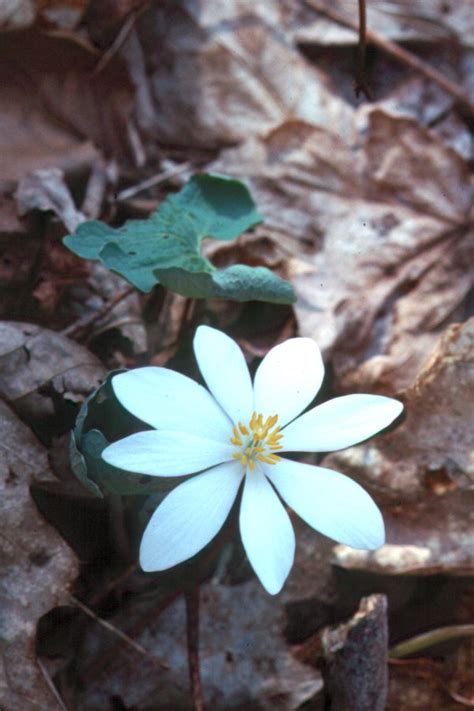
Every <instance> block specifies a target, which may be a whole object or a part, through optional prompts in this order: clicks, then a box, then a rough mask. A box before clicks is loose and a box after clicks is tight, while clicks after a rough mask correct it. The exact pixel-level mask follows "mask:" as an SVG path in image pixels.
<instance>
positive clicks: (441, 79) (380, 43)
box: [303, 0, 474, 121]
mask: <svg viewBox="0 0 474 711" xmlns="http://www.w3.org/2000/svg"><path fill="white" fill-rule="evenodd" d="M303 2H304V3H305V5H307V6H308V7H310V8H311V9H312V10H315V11H316V12H318V13H320V14H321V15H324V16H325V17H327V18H329V19H330V20H332V21H333V22H336V23H337V24H339V25H342V26H343V27H348V28H349V29H351V30H354V32H358V26H357V23H355V22H354V21H353V20H350V19H349V18H347V17H345V16H344V15H341V14H340V13H339V12H337V11H336V10H332V9H329V8H327V7H325V6H324V5H322V4H321V3H320V2H319V0H303ZM365 38H366V42H370V44H373V45H374V46H375V47H378V48H379V49H381V50H383V51H384V52H386V53H387V54H389V55H390V56H392V57H393V58H394V59H396V60H398V61H399V62H401V63H402V64H406V65H407V66H408V67H411V69H414V70H415V71H417V72H419V73H420V74H421V75H422V76H424V77H426V79H429V80H430V81H432V82H434V83H435V84H437V85H438V86H439V87H440V88H441V89H443V91H445V92H446V93H447V94H449V95H450V96H451V97H452V98H453V99H454V101H455V103H456V108H457V109H458V111H459V113H460V114H461V115H462V116H463V117H464V118H467V119H470V120H471V121H473V120H474V104H473V103H472V102H471V101H470V100H469V98H468V97H467V95H466V94H465V93H464V92H463V91H462V89H460V88H459V87H458V86H457V85H456V84H454V82H452V81H450V80H449V79H448V78H447V77H445V76H444V74H442V73H441V72H439V71H438V70H437V69H434V67H432V66H431V65H430V64H428V63H427V62H425V61H423V60H422V59H419V57H416V56H415V55H414V54H412V53H411V52H409V51H408V50H407V49H404V48H403V47H400V46H399V45H398V44H396V43H395V42H392V41H391V40H389V39H387V38H386V37H383V36H382V35H380V34H379V33H378V32H375V31H374V30H369V29H366V31H365Z"/></svg>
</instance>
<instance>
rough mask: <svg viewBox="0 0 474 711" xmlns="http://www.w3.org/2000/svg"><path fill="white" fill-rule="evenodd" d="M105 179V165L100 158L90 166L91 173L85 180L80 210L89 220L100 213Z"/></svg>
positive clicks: (94, 218)
mask: <svg viewBox="0 0 474 711" xmlns="http://www.w3.org/2000/svg"><path fill="white" fill-rule="evenodd" d="M107 179H108V175H107V169H106V166H105V165H104V163H103V162H102V160H97V161H96V162H95V163H94V165H93V166H92V170H91V174H90V176H89V180H88V181H87V187H86V195H85V197H84V200H83V203H82V206H81V212H82V213H83V214H84V215H86V217H87V218H88V219H89V220H96V219H97V218H98V217H99V215H100V210H101V207H102V202H103V200H104V196H105V189H106V187H107Z"/></svg>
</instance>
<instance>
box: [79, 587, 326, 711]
mask: <svg viewBox="0 0 474 711" xmlns="http://www.w3.org/2000/svg"><path fill="white" fill-rule="evenodd" d="M138 611H139V609H138V605H137V604H135V605H134V608H133V613H134V614H135V615H136V614H137V612H138ZM121 615H122V620H118V621H117V620H115V621H114V624H117V626H119V627H121V625H122V624H123V623H124V622H125V624H127V623H128V624H130V615H131V611H128V612H127V611H126V610H122V613H121ZM200 618H201V622H200V656H201V676H202V683H203V691H204V701H205V704H206V708H210V709H211V708H212V709H214V710H215V711H224V710H225V711H228V710H230V709H250V708H258V709H262V710H267V711H273V710H274V709H275V708H278V709H279V710H281V711H290V710H293V709H297V708H299V707H300V705H301V704H302V703H304V702H305V701H307V700H308V699H310V698H311V697H312V696H314V695H315V694H316V693H317V692H318V691H319V690H320V689H321V686H322V683H321V678H320V675H319V673H318V672H317V671H315V670H313V669H310V668H309V667H305V666H304V665H302V664H300V663H299V662H297V661H296V660H295V659H294V658H293V657H292V656H291V654H290V653H289V651H288V647H287V645H286V643H285V641H284V638H283V626H284V612H283V608H282V606H281V602H279V601H278V599H276V598H272V597H270V596H268V595H265V594H264V593H263V592H262V590H260V589H259V587H258V585H257V583H256V582H250V583H245V584H243V585H237V586H233V587H224V586H205V587H203V589H202V593H201V611H200ZM184 630H185V609H184V600H183V599H182V598H180V599H178V600H176V602H174V603H173V604H172V606H171V607H169V608H168V609H167V610H166V611H165V612H163V613H162V614H161V615H160V617H159V618H158V619H155V620H152V621H148V622H147V624H146V631H145V632H143V633H142V634H141V635H140V638H139V642H140V644H141V645H142V646H143V647H145V649H147V650H148V651H149V652H150V654H151V655H155V656H156V657H158V658H166V660H167V662H168V663H169V665H170V671H163V670H159V669H157V667H156V666H155V665H153V663H152V659H150V660H149V661H147V660H145V661H141V662H140V664H137V663H136V660H135V659H134V658H132V657H130V652H129V651H126V650H125V649H124V648H123V649H122V650H121V651H117V652H116V653H115V654H114V661H113V665H111V666H110V667H109V668H108V669H106V670H104V671H103V672H102V674H100V675H99V676H98V677H97V678H94V680H93V681H91V683H90V685H89V688H87V689H85V690H84V692H83V694H82V696H81V698H80V700H79V706H78V708H84V709H86V708H87V711H102V710H103V709H104V707H105V706H106V704H107V699H108V698H109V697H110V696H111V695H115V696H117V697H119V698H120V699H121V701H122V703H123V704H125V706H127V707H129V706H134V707H137V708H141V707H144V706H146V707H150V708H151V707H153V709H156V711H158V709H166V710H168V709H171V708H172V709H174V710H176V711H180V710H181V709H183V711H184V709H188V708H189V692H188V681H187V679H188V671H187V661H186V656H187V655H186V641H185V632H184ZM269 640H271V644H269ZM92 644H93V645H94V646H93V648H94V649H95V650H97V643H96V642H94V641H92ZM131 675H132V677H131ZM131 678H133V683H131V681H130V680H131Z"/></svg>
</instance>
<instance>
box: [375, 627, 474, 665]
mask: <svg viewBox="0 0 474 711" xmlns="http://www.w3.org/2000/svg"><path fill="white" fill-rule="evenodd" d="M471 636H474V625H451V626H450V627H439V628H437V629H435V630H430V631H429V632H424V633H423V634H419V635H417V636H416V637H412V638H411V639H407V640H405V641H404V642H400V644H396V645H395V647H392V648H391V649H390V650H389V653H388V655H389V657H390V659H400V657H406V656H408V655H409V654H417V653H418V652H422V651H424V650H425V649H427V648H428V647H433V646H434V645H435V644H440V643H441V642H447V641H448V640H450V639H457V638H458V637H471Z"/></svg>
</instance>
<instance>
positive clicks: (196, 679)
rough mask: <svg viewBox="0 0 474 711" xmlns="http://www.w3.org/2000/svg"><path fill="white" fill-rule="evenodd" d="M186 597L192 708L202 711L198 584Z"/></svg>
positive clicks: (187, 591) (186, 593)
mask: <svg viewBox="0 0 474 711" xmlns="http://www.w3.org/2000/svg"><path fill="white" fill-rule="evenodd" d="M184 596H185V599H186V633H187V643H188V668H189V679H190V682H191V695H192V699H193V710H194V711H204V702H203V697H202V687H201V674H200V669H199V584H196V585H195V586H193V587H192V588H189V589H188V590H186V592H185V593H184Z"/></svg>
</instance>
